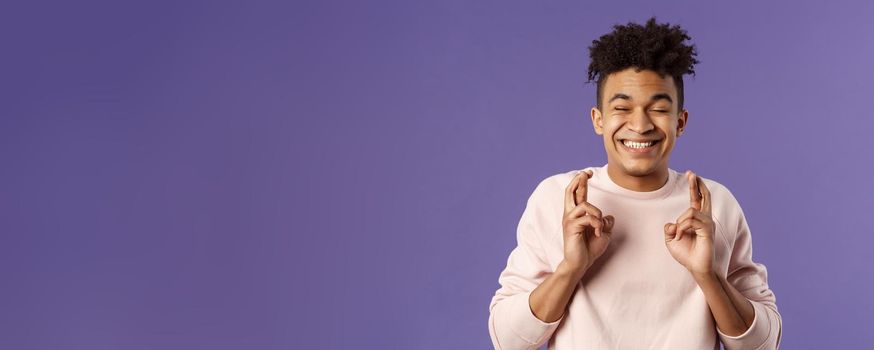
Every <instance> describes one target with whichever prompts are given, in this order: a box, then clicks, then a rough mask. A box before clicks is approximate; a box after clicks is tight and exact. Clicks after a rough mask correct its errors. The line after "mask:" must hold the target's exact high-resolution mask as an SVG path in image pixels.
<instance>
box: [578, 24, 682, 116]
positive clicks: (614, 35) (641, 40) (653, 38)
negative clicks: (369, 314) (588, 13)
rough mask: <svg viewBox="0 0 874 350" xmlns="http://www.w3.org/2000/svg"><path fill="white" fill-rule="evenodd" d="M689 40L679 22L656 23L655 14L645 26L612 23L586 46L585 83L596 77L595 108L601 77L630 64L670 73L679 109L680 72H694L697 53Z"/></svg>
mask: <svg viewBox="0 0 874 350" xmlns="http://www.w3.org/2000/svg"><path fill="white" fill-rule="evenodd" d="M689 39H691V38H690V37H689V35H688V34H686V31H685V30H683V29H682V28H680V26H679V25H674V26H671V25H669V24H668V23H664V24H658V23H656V19H655V17H651V18H650V19H649V20H647V21H646V24H645V25H640V24H637V23H628V24H626V25H619V24H617V25H614V26H613V31H612V32H610V33H608V34H605V35H603V36H601V37H600V38H599V39H598V40H592V46H589V56H590V58H591V62H590V63H589V82H591V81H592V80H597V84H598V87H597V94H596V98H597V99H598V102H597V104H598V109H599V110H600V109H601V107H602V106H601V99H602V97H603V96H602V92H601V90H602V89H603V88H604V81H605V80H606V79H605V78H606V77H607V76H608V75H610V73H614V72H618V71H621V70H624V69H626V68H631V67H634V68H635V69H636V70H637V71H641V70H651V71H655V72H656V73H658V74H659V75H661V76H662V77H664V76H665V75H670V76H671V77H673V78H674V84H675V85H676V86H677V100H678V101H677V105H678V106H679V108H678V111H681V110H683V74H692V75H693V76H694V75H695V69H694V68H695V64H696V63H698V60H697V59H695V56H696V55H697V54H698V52H697V50H696V48H695V45H686V44H684V43H683V41H684V40H689Z"/></svg>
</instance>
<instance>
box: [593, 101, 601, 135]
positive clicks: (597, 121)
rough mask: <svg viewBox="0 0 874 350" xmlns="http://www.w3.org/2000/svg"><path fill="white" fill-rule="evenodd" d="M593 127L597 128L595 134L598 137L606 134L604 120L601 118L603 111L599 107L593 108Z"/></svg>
mask: <svg viewBox="0 0 874 350" xmlns="http://www.w3.org/2000/svg"><path fill="white" fill-rule="evenodd" d="M591 113H592V126H593V127H595V133H596V134H598V135H603V134H604V119H603V118H602V116H601V111H600V110H598V107H592V111H591Z"/></svg>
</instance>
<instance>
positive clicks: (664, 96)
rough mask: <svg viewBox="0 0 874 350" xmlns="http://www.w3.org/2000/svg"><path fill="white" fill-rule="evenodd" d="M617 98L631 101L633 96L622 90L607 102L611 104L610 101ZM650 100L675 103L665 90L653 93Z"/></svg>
mask: <svg viewBox="0 0 874 350" xmlns="http://www.w3.org/2000/svg"><path fill="white" fill-rule="evenodd" d="M617 99H622V100H628V101H631V96H628V95H626V94H623V93H621V92H620V93H617V94H615V95H613V97H611V98H610V100H609V101H607V103H608V104H609V103H610V102H613V100H617ZM649 100H650V101H657V100H668V102H670V103H674V99H672V98H671V95H668V94H666V93H664V92H662V93H658V94H655V95H652V97H650V98H649Z"/></svg>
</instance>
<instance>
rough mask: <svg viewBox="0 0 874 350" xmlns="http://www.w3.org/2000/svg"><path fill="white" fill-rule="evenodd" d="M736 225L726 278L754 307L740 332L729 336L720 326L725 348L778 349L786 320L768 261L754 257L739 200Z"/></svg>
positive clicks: (735, 213) (733, 349)
mask: <svg viewBox="0 0 874 350" xmlns="http://www.w3.org/2000/svg"><path fill="white" fill-rule="evenodd" d="M732 199H733V202H734V203H733V204H734V206H735V209H734V211H735V212H734V215H733V218H734V220H732V221H734V222H732V224H730V225H729V226H733V228H735V229H736V231H735V232H737V235H736V238H735V241H734V247H733V248H732V252H731V257H730V261H729V265H728V275H727V278H726V279H727V280H728V283H730V284H731V285H732V286H734V287H735V288H736V289H737V290H738V291H739V292H740V293H741V294H743V295H744V296H746V297H747V299H749V300H750V302H751V303H752V305H753V309H754V310H755V317H754V318H753V322H752V324H751V325H750V328H749V329H747V330H746V332H744V333H743V334H740V335H738V336H729V335H726V334H724V333H722V331H720V330H719V328H718V327H717V329H716V330H717V333H718V334H719V338H720V340H721V341H722V344H723V345H724V346H725V349H726V350H735V349H756V350H768V349H777V348H778V347H779V345H780V339H781V338H782V329H783V321H782V318H781V316H780V313H779V311H778V310H777V303H776V301H777V300H776V296H775V295H774V292H772V291H771V289H770V288H769V287H768V271H767V269H766V267H765V265H762V264H760V263H756V262H754V261H753V260H752V255H753V247H752V237H751V235H750V228H749V225H748V224H747V221H746V217H745V216H744V214H743V210H742V209H741V208H740V205H739V204H737V201H736V200H734V198H733V196H732Z"/></svg>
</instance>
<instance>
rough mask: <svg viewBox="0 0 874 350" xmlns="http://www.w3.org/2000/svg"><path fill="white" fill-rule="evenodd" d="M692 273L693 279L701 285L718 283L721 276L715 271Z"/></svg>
mask: <svg viewBox="0 0 874 350" xmlns="http://www.w3.org/2000/svg"><path fill="white" fill-rule="evenodd" d="M690 272H691V273H692V277H693V278H694V279H695V282H698V284H699V285H700V284H702V283H711V282H718V281H719V276H718V275H717V274H716V272H715V271H710V272H697V271H690Z"/></svg>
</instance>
